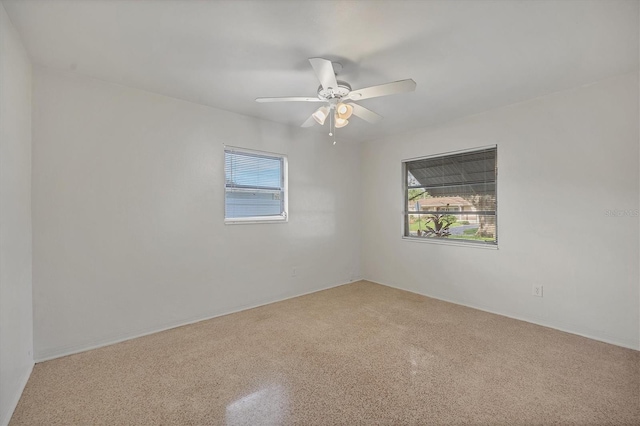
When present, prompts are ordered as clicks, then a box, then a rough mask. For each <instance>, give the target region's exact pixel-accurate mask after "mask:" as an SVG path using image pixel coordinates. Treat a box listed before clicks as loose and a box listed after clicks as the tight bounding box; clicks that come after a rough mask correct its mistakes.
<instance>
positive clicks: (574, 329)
mask: <svg viewBox="0 0 640 426" xmlns="http://www.w3.org/2000/svg"><path fill="white" fill-rule="evenodd" d="M363 280H365V281H369V282H372V283H375V284H380V285H383V286H385V287H391V288H395V289H397V290H403V291H408V292H409V293H414V294H419V295H421V296H426V297H430V298H432V299H437V300H442V301H444V302H449V303H453V304H456V305H462V306H466V307H468V308H472V309H477V310H479V311H483V312H489V313H491V314H496V315H501V316H503V317H508V318H513V319H516V320H519V321H525V322H529V323H531V324H536V325H541V326H543V327H547V328H552V329H554V330H559V331H563V332H565V333H570V334H575V335H578V336H582V337H586V338H588V339H591V340H597V341H599V342H604V343H609V344H611V345H616V346H621V347H623V348H628V349H634V350H636V351H638V350H640V339H638V340H633V339H620V338H619V337H614V336H610V335H607V334H606V333H604V332H602V331H600V330H591V329H587V328H585V327H582V326H579V325H576V324H571V323H550V322H549V321H547V320H545V319H544V318H539V317H535V316H529V317H524V316H522V315H518V314H516V313H513V312H508V311H502V310H501V311H497V310H495V309H492V308H489V307H486V306H483V305H481V304H477V303H470V302H466V301H460V300H453V299H449V298H446V297H442V296H439V295H434V294H429V293H427V292H418V291H414V290H407V289H406V288H402V287H399V286H395V285H391V284H385V283H381V282H378V281H375V280H372V279H369V278H363Z"/></svg>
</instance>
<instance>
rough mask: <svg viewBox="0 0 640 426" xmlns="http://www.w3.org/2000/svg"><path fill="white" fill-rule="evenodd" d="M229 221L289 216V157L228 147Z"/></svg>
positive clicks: (226, 194)
mask: <svg viewBox="0 0 640 426" xmlns="http://www.w3.org/2000/svg"><path fill="white" fill-rule="evenodd" d="M224 168H225V221H227V222H242V221H244V222H247V221H274V220H275V221H283V220H286V219H287V193H286V183H287V182H286V157H285V156H283V155H278V154H270V153H259V152H254V151H247V150H241V149H238V148H228V147H227V148H225V151H224Z"/></svg>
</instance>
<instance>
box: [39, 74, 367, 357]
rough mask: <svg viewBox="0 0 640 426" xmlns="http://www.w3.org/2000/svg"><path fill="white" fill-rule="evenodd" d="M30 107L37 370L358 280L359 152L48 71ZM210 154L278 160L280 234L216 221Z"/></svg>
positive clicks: (215, 162) (218, 175) (218, 201)
mask: <svg viewBox="0 0 640 426" xmlns="http://www.w3.org/2000/svg"><path fill="white" fill-rule="evenodd" d="M33 96H34V111H33V114H34V115H33V210H34V221H33V227H34V271H33V282H34V284H33V285H34V318H35V324H34V335H35V337H34V341H35V343H34V345H35V357H36V360H41V359H46V358H50V357H55V356H59V355H61V354H65V353H69V352H75V351H79V350H83V349H86V348H89V347H92V346H96V345H102V344H105V343H110V342H114V341H117V340H120V339H125V338H128V337H132V336H136V335H139V334H142V333H148V332H152V331H157V330H160V329H162V328H165V327H170V326H173V325H177V324H182V323H185V322H188V321H193V320H197V319H202V318H206V317H210V316H215V315H218V314H222V313H226V312H230V311H233V310H238V309H241V308H244V307H248V306H253V305H257V304H263V303H268V302H271V301H275V300H279V299H282V298H286V297H290V296H296V295H300V294H303V293H306V292H311V291H314V290H318V289H322V288H325V287H329V286H334V285H337V284H343V283H347V282H349V281H350V280H352V279H357V278H359V277H360V266H359V260H360V238H359V232H360V220H361V218H360V215H359V214H354V212H357V211H358V206H359V203H360V169H359V161H360V147H359V146H358V145H354V144H347V143H344V144H338V145H337V146H335V147H334V146H332V144H331V141H330V139H329V138H328V137H327V136H325V135H323V134H319V133H315V132H312V131H305V130H303V129H294V128H290V127H287V126H283V125H279V124H275V123H271V122H266V121H261V120H258V119H253V118H249V117H245V116H241V115H237V114H233V113H229V112H224V111H220V110H216V109H213V108H209V107H205V106H201V105H196V104H192V103H189V102H185V101H180V100H176V99H172V98H167V97H164V96H160V95H156V94H151V93H147V92H143V91H139V90H134V89H130V88H126V87H123V86H118V85H114V84H110V83H105V82H101V81H98V80H93V79H89V78H85V77H80V76H74V75H72V74H65V73H59V72H54V71H51V70H47V69H40V68H35V69H34V94H33ZM223 144H229V145H234V146H239V147H245V148H250V149H258V150H265V151H272V152H277V153H284V154H287V155H288V157H289V188H290V195H289V216H290V220H289V222H288V223H285V224H257V225H224V224H223V216H224V171H223V165H224V163H223ZM294 267H295V268H296V269H297V276H296V277H292V276H291V275H292V268H294Z"/></svg>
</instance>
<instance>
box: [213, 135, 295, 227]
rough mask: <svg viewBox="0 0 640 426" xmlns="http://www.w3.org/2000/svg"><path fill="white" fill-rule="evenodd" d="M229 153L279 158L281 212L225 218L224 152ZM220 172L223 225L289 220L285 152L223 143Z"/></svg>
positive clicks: (225, 180) (225, 177)
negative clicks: (269, 214)
mask: <svg viewBox="0 0 640 426" xmlns="http://www.w3.org/2000/svg"><path fill="white" fill-rule="evenodd" d="M227 152H230V153H239V154H249V155H258V156H264V157H270V158H279V159H280V160H281V161H282V170H281V178H282V193H283V197H284V200H283V205H282V210H283V212H282V213H281V214H279V215H271V216H247V217H233V218H227V217H226V216H227V213H226V211H227V176H226V173H227V166H226V154H227ZM222 160H223V163H224V164H223V166H222V173H223V178H222V180H223V197H224V202H223V204H222V208H223V211H222V217H223V218H224V224H225V225H240V224H256V223H287V222H288V221H289V159H288V157H287V155H286V154H280V153H276V152H268V151H258V150H254V149H247V148H241V147H237V146H231V145H223V153H222Z"/></svg>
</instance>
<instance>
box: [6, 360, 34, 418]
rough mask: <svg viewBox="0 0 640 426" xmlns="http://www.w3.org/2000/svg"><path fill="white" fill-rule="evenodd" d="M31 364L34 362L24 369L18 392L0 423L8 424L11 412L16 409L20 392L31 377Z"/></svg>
mask: <svg viewBox="0 0 640 426" xmlns="http://www.w3.org/2000/svg"><path fill="white" fill-rule="evenodd" d="M33 365H34V363H33V362H32V363H31V365H30V366H29V368H28V369H27V371H25V373H24V375H23V376H22V377H21V378H20V386H19V387H18V392H16V394H15V395H14V397H13V400H12V401H11V404H10V405H9V411H7V412H6V413H5V414H4V416H3V418H2V421H0V425H2V426H7V425H8V424H9V421H10V420H11V416H13V412H14V411H15V410H16V407H17V406H18V402H20V397H21V396H22V392H24V388H25V386H27V382H28V381H29V377H31V372H32V371H33Z"/></svg>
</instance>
